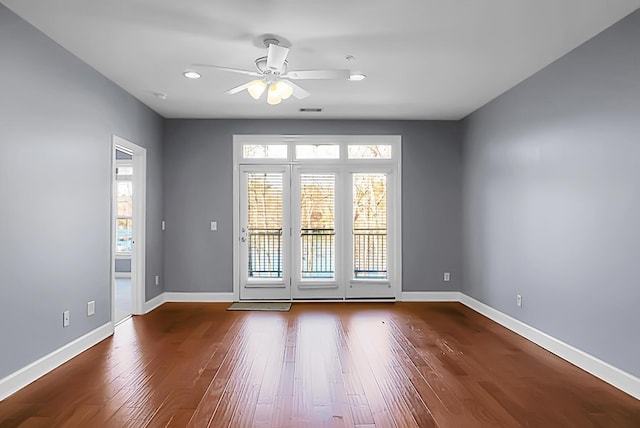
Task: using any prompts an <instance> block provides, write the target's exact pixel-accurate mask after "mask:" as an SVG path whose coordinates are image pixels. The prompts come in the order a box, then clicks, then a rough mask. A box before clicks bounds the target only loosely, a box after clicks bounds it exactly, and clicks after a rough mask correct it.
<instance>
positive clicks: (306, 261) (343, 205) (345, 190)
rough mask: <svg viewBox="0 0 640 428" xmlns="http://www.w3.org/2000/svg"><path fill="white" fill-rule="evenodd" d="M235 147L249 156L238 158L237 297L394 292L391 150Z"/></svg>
mask: <svg viewBox="0 0 640 428" xmlns="http://www.w3.org/2000/svg"><path fill="white" fill-rule="evenodd" d="M245 138H246V136H245ZM367 138H369V139H370V138H371V137H367ZM299 147H302V148H303V149H304V150H298V149H299ZM393 147H396V146H393ZM347 148H349V152H347ZM375 150H376V151H375V152H373V153H374V154H379V153H380V152H381V151H380V150H379V147H378V146H375ZM397 150H398V151H399V144H398V148H397ZM369 151H370V150H369V147H368V146H364V145H356V149H355V150H354V151H353V152H354V153H355V154H356V155H359V154H360V153H363V154H364V155H362V156H365V155H367V156H368V155H369ZM295 153H297V156H298V157H297V158H296V155H295ZM310 153H311V154H313V155H314V156H315V155H316V154H319V156H320V158H318V157H315V158H313V159H311V160H308V158H306V157H303V156H311V155H310ZM382 153H383V155H384V152H382ZM389 153H390V149H389ZM235 154H236V156H244V157H245V159H248V161H247V163H246V164H242V163H240V162H238V161H237V159H235V164H236V171H237V174H238V176H237V177H236V179H235V181H234V183H237V184H234V186H235V188H236V190H235V192H237V193H236V194H237V195H238V198H237V202H238V204H237V205H236V206H237V207H238V210H237V211H236V213H237V214H236V216H235V217H236V219H237V222H236V228H237V231H236V233H235V234H234V237H235V238H237V239H236V243H235V244H234V248H235V254H236V255H237V257H236V260H238V262H237V263H236V265H235V267H234V268H235V271H236V274H237V278H238V282H237V283H236V284H237V288H234V290H237V298H238V299H240V300H295V299H298V300H314V299H330V300H342V299H378V298H385V299H388V298H395V297H396V293H397V291H398V285H399V278H400V274H399V260H398V259H397V258H396V257H395V253H396V252H399V251H398V248H400V245H399V230H398V222H397V219H398V215H399V203H398V202H399V198H398V197H397V196H399V195H397V194H395V193H396V192H397V191H398V190H399V186H398V181H397V180H399V171H398V168H397V167H394V164H393V163H392V162H391V161H389V158H386V157H382V160H380V159H374V160H373V161H371V160H369V159H366V158H365V159H363V158H362V157H360V158H356V160H355V161H350V160H349V159H350V158H349V156H350V155H351V146H347V145H339V144H327V143H323V144H316V145H313V146H311V145H309V144H308V143H306V144H299V145H296V144H292V143H289V142H285V143H279V144H278V143H271V144H258V145H256V144H244V145H242V146H240V147H236V152H235ZM356 155H354V156H356ZM322 156H331V157H332V158H331V159H324V158H322ZM380 156H382V155H380ZM336 159H337V160H336ZM234 287H235V286H234Z"/></svg>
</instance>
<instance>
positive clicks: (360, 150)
mask: <svg viewBox="0 0 640 428" xmlns="http://www.w3.org/2000/svg"><path fill="white" fill-rule="evenodd" d="M347 151H348V156H349V159H391V145H389V144H349V147H348V149H347Z"/></svg>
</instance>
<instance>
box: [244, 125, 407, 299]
mask: <svg viewBox="0 0 640 428" xmlns="http://www.w3.org/2000/svg"><path fill="white" fill-rule="evenodd" d="M323 143H324V144H327V143H329V144H336V143H337V144H340V153H341V155H340V162H337V163H338V164H344V165H346V164H349V165H352V166H355V167H357V166H362V167H364V168H367V165H371V164H372V161H369V160H366V161H359V160H349V161H348V162H347V155H346V154H347V146H348V145H349V144H391V145H392V148H393V158H392V160H390V161H380V164H381V166H380V167H381V168H383V167H382V164H386V165H387V166H389V165H391V166H392V169H393V175H394V179H393V198H392V200H390V201H389V202H390V204H389V208H388V209H389V225H390V226H391V227H392V228H393V233H392V234H391V236H389V238H388V239H389V244H388V249H389V253H390V254H393V259H392V260H389V263H390V268H391V269H392V272H393V274H392V276H391V277H390V278H389V280H390V281H392V284H393V286H392V287H393V297H390V298H383V299H377V298H362V299H359V298H347V297H346V294H345V296H344V297H342V298H340V299H327V300H323V301H345V300H348V301H381V300H389V299H396V300H399V299H400V298H401V296H402V137H401V136H400V135H278V134H275V135H268V134H259V135H246V134H234V135H233V150H232V151H233V179H232V187H233V189H232V191H233V231H232V240H233V300H234V301H239V300H240V274H241V273H240V269H241V265H240V260H241V258H240V165H241V164H245V163H253V164H261V165H269V164H280V165H282V164H290V165H292V166H296V165H300V164H306V165H309V166H311V165H314V164H316V165H321V162H315V161H307V162H298V161H296V160H295V159H294V157H293V153H294V148H295V145H296V144H323ZM244 144H277V145H287V146H288V157H287V158H280V159H261V160H259V161H255V162H247V160H246V159H243V158H242V147H243V145H244ZM324 162H326V160H325V161H324ZM375 162H378V161H375ZM292 171H293V169H292ZM345 209H346V207H345ZM345 286H346V284H345ZM287 300H291V301H293V300H294V299H293V294H292V297H291V299H287ZM295 301H304V300H302V299H295ZM314 301H315V300H314Z"/></svg>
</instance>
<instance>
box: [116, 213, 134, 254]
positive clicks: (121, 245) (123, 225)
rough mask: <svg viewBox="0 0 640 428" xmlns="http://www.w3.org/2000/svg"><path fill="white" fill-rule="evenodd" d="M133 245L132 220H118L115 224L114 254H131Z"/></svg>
mask: <svg viewBox="0 0 640 428" xmlns="http://www.w3.org/2000/svg"><path fill="white" fill-rule="evenodd" d="M132 243H133V220H131V219H130V218H118V220H117V222H116V252H118V253H122V252H131V250H132Z"/></svg>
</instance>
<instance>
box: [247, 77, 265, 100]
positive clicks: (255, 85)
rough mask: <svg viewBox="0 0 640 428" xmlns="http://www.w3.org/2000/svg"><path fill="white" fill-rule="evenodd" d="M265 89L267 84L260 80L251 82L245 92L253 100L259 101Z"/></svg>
mask: <svg viewBox="0 0 640 428" xmlns="http://www.w3.org/2000/svg"><path fill="white" fill-rule="evenodd" d="M266 88H267V84H266V83H265V82H264V81H263V80H260V79H256V80H253V81H251V82H250V83H249V87H248V88H247V92H249V95H251V97H252V98H253V99H254V100H258V99H260V97H261V96H262V94H263V93H264V90H265V89H266Z"/></svg>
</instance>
